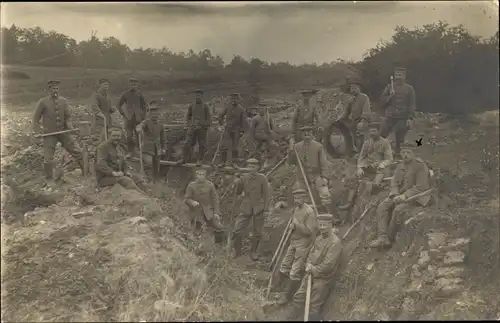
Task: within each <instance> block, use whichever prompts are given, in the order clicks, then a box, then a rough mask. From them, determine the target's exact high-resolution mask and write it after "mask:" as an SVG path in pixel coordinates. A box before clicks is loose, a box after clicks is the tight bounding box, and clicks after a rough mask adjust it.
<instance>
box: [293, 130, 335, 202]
mask: <svg viewBox="0 0 500 323" xmlns="http://www.w3.org/2000/svg"><path fill="white" fill-rule="evenodd" d="M300 131H301V133H302V135H303V138H304V140H302V141H301V142H299V143H296V144H294V146H292V147H295V151H297V154H298V155H299V158H300V160H301V162H302V167H303V168H304V172H305V174H306V176H307V181H308V183H309V187H310V188H311V190H312V194H313V197H314V199H315V200H318V201H320V203H319V204H320V205H321V206H323V208H324V209H326V210H325V211H328V209H329V204H330V203H331V198H330V194H329V190H328V178H327V175H326V170H327V169H326V168H327V165H328V161H327V160H326V155H325V152H324V151H323V145H322V144H320V143H319V142H317V141H315V140H313V128H312V127H302V128H300ZM292 147H291V148H290V151H289V155H288V163H289V164H290V165H297V167H298V162H297V156H296V155H295V152H294V151H293V148H292ZM325 186H326V189H325ZM293 187H294V188H304V189H306V188H307V186H306V184H305V182H304V178H303V175H302V173H301V171H300V169H298V170H297V179H296V182H295V184H294V186H293ZM311 202H312V201H311Z"/></svg>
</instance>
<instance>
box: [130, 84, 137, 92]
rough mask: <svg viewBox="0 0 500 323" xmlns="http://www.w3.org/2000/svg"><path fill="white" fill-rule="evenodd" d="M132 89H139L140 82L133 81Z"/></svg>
mask: <svg viewBox="0 0 500 323" xmlns="http://www.w3.org/2000/svg"><path fill="white" fill-rule="evenodd" d="M130 89H131V90H132V91H137V90H138V89H139V84H138V83H132V84H130Z"/></svg>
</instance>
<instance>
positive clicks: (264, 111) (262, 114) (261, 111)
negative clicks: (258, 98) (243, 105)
mask: <svg viewBox="0 0 500 323" xmlns="http://www.w3.org/2000/svg"><path fill="white" fill-rule="evenodd" d="M259 114H260V115H261V116H262V117H263V116H264V115H265V114H266V110H264V109H259Z"/></svg>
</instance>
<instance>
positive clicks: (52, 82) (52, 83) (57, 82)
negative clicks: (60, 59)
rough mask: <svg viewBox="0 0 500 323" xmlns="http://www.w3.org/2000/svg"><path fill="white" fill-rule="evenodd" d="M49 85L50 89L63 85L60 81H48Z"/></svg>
mask: <svg viewBox="0 0 500 323" xmlns="http://www.w3.org/2000/svg"><path fill="white" fill-rule="evenodd" d="M47 84H48V86H49V87H51V86H54V85H59V84H61V81H59V80H51V81H48V82H47Z"/></svg>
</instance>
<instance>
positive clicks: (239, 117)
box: [219, 93, 246, 166]
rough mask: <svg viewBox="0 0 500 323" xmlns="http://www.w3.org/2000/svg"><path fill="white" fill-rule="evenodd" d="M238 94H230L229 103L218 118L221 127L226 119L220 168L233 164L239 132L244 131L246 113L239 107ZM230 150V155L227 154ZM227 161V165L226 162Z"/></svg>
mask: <svg viewBox="0 0 500 323" xmlns="http://www.w3.org/2000/svg"><path fill="white" fill-rule="evenodd" d="M238 101H239V94H238V93H231V103H230V105H229V106H227V107H225V108H224V110H223V111H222V113H221V114H220V116H219V124H220V125H221V126H222V124H223V123H224V117H226V124H225V126H224V133H223V134H222V136H224V137H223V138H222V139H223V141H224V142H223V145H222V147H221V148H222V152H221V157H222V160H221V166H233V162H234V160H235V159H237V158H238V146H239V142H240V136H241V132H242V131H243V130H244V129H245V123H246V116H245V115H246V111H245V109H244V108H243V107H242V106H241V105H240V103H239V102H238ZM229 150H231V154H229ZM228 160H229V162H228V164H229V165H227V164H226V163H227V161H228Z"/></svg>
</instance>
